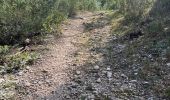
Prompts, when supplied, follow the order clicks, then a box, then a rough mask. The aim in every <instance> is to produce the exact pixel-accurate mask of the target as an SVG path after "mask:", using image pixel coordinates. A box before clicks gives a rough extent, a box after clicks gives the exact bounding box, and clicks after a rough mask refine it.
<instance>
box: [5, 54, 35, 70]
mask: <svg viewBox="0 0 170 100" xmlns="http://www.w3.org/2000/svg"><path fill="white" fill-rule="evenodd" d="M37 58H38V55H37V54H36V53H30V52H23V53H20V54H17V55H12V56H9V57H6V61H5V64H4V67H5V71H7V72H9V73H10V72H12V71H13V70H18V69H22V68H24V67H25V66H26V65H30V64H33V62H34V61H35V60H36V59H37Z"/></svg>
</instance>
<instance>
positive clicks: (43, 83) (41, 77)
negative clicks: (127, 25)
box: [16, 12, 95, 100]
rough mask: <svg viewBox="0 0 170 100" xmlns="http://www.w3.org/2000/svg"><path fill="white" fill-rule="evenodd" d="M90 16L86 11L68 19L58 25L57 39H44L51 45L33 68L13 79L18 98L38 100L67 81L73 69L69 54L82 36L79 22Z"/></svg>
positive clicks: (73, 50)
mask: <svg viewBox="0 0 170 100" xmlns="http://www.w3.org/2000/svg"><path fill="white" fill-rule="evenodd" d="M94 15H95V14H93V13H89V12H86V13H84V14H79V15H78V16H76V17H75V18H72V19H68V21H67V23H66V24H63V25H62V29H63V32H62V33H63V34H62V36H61V37H60V38H59V39H55V38H53V37H50V38H49V39H48V41H50V42H51V43H50V44H48V45H47V48H48V49H49V50H48V51H47V52H45V53H44V54H43V55H42V57H41V58H40V59H39V60H38V61H37V62H36V64H35V65H33V66H31V67H28V68H27V69H26V70H23V71H22V72H20V73H18V74H17V75H16V79H19V87H18V88H19V96H18V99H21V100H41V99H43V98H44V97H45V96H47V95H50V94H51V93H53V92H54V91H55V89H56V88H57V87H61V86H62V85H64V84H66V83H68V82H69V81H70V76H69V73H70V72H72V71H73V70H74V69H75V66H74V65H73V66H72V62H73V60H74V58H73V53H74V52H76V51H77V49H78V47H77V46H75V44H74V43H73V42H74V41H76V40H77V38H78V36H80V35H81V34H82V33H83V31H84V26H83V23H85V22H87V21H89V20H91V19H92V18H94V17H95V16H94ZM60 91H61V90H58V91H57V92H60ZM61 98H62V97H61ZM55 100H62V99H59V98H56V99H55Z"/></svg>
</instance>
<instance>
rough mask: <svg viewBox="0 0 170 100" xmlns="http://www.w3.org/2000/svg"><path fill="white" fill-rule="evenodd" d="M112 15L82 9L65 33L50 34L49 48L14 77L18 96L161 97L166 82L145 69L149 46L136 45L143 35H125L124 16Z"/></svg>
mask: <svg viewBox="0 0 170 100" xmlns="http://www.w3.org/2000/svg"><path fill="white" fill-rule="evenodd" d="M109 14H110V12H109V13H107V12H96V13H90V12H84V13H80V14H78V16H76V17H75V18H72V19H68V21H67V23H65V24H63V25H62V28H63V35H62V36H61V37H60V38H59V39H55V38H53V37H52V36H50V37H49V38H48V39H47V41H50V43H47V48H48V49H49V50H48V51H47V52H45V53H44V54H42V57H41V58H40V59H39V60H38V61H37V63H36V64H35V65H33V66H31V67H28V68H27V69H26V70H24V71H22V72H20V73H18V74H17V75H16V79H19V84H18V87H17V88H18V89H17V90H18V94H19V95H18V99H17V100H160V98H162V97H163V96H161V95H162V94H161V92H159V91H161V90H160V88H158V87H160V86H164V85H165V86H166V84H164V83H163V82H164V81H165V80H163V78H161V77H160V78H158V77H156V78H157V79H159V82H158V80H155V79H153V77H155V76H154V75H155V74H151V72H147V71H148V70H146V69H145V68H146V67H148V66H146V63H145V62H149V63H151V64H153V65H154V66H155V63H154V61H153V60H154V59H153V58H152V57H151V56H146V55H148V52H146V51H145V50H143V49H144V48H145V47H144V46H143V45H142V46H141V49H140V50H139V51H140V52H141V51H142V52H143V53H140V52H137V51H138V50H134V47H133V46H135V44H136V43H140V42H139V41H141V40H140V39H142V37H141V38H137V39H134V40H125V39H122V37H123V36H122V35H121V34H120V32H121V33H122V29H121V31H120V30H118V29H119V27H127V26H123V25H122V26H121V25H120V24H121V20H122V17H121V16H120V17H118V18H117V17H115V19H114V20H111V19H110V17H109V16H110V15H109ZM125 29H127V28H125ZM119 31H120V32H119ZM152 62H153V63H152ZM155 62H156V61H155ZM157 65H158V64H157ZM162 65H163V66H165V69H164V70H167V69H166V67H167V65H165V64H162ZM165 72H166V71H165ZM167 72H169V70H167ZM147 74H148V75H147ZM168 75H169V74H168ZM168 82H169V81H168V80H167V83H168ZM162 89H164V87H162ZM158 94H159V95H158ZM160 94H161V95H160Z"/></svg>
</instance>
